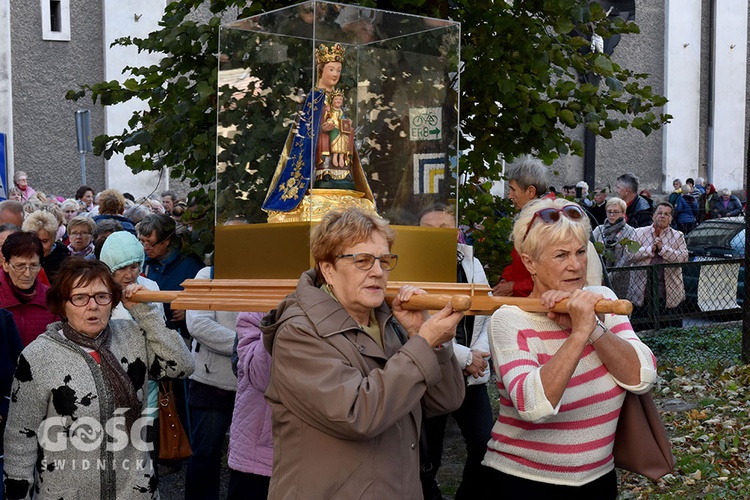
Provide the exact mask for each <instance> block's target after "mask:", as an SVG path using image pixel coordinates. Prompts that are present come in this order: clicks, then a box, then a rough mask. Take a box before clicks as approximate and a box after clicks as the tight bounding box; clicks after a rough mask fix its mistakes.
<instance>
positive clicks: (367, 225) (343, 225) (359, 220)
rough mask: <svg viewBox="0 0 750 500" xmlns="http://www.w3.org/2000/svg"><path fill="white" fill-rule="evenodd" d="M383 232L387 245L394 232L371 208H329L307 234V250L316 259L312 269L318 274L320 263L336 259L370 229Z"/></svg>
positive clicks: (358, 241)
mask: <svg viewBox="0 0 750 500" xmlns="http://www.w3.org/2000/svg"><path fill="white" fill-rule="evenodd" d="M375 232H377V233H380V234H382V235H383V236H384V237H385V239H386V241H387V242H388V249H389V250H390V249H391V247H392V246H393V242H394V241H395V240H396V232H395V231H394V230H393V229H391V226H389V225H388V221H386V220H385V219H381V218H380V216H378V215H377V214H375V213H373V212H367V211H365V210H362V209H360V208H347V209H343V210H332V211H330V212H328V213H327V214H326V215H324V216H323V220H321V221H320V224H318V225H317V226H316V227H315V229H313V232H312V236H311V238H310V251H311V252H312V256H313V260H315V271H317V273H318V277H319V278H320V277H321V273H320V263H321V262H329V263H331V264H333V263H335V262H336V256H337V255H341V252H342V251H343V250H344V248H345V247H347V246H350V245H356V244H357V243H362V242H363V241H367V240H368V239H369V238H370V237H371V236H372V234H373V233H375Z"/></svg>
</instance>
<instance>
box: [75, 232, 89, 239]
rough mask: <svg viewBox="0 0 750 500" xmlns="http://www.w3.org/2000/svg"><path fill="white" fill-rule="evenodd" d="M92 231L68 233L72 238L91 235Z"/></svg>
mask: <svg viewBox="0 0 750 500" xmlns="http://www.w3.org/2000/svg"><path fill="white" fill-rule="evenodd" d="M91 235H92V233H70V236H71V237H72V238H83V237H84V236H91Z"/></svg>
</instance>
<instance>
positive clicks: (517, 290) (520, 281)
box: [500, 248, 534, 297]
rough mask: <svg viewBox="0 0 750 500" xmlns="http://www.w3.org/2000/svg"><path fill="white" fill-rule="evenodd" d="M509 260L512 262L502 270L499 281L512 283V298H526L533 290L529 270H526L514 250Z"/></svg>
mask: <svg viewBox="0 0 750 500" xmlns="http://www.w3.org/2000/svg"><path fill="white" fill-rule="evenodd" d="M510 258H511V259H512V262H511V263H510V264H509V265H508V266H506V267H505V269H503V274H502V275H501V276H500V279H501V280H503V281H512V282H513V296H514V297H528V296H529V294H531V290H532V289H533V288H534V280H532V279H531V274H529V270H528V269H526V266H525V265H524V264H523V261H522V260H521V256H520V255H518V252H516V249H515V248H514V249H513V250H512V251H511V252H510Z"/></svg>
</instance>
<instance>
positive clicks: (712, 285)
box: [683, 217, 745, 311]
mask: <svg viewBox="0 0 750 500" xmlns="http://www.w3.org/2000/svg"><path fill="white" fill-rule="evenodd" d="M685 243H687V248H688V252H689V255H690V257H689V262H691V263H695V264H687V265H685V267H684V268H683V279H684V282H685V295H686V298H685V302H686V305H687V307H688V308H689V309H690V310H697V311H723V310H732V309H736V308H739V307H741V306H742V301H743V296H744V288H745V286H744V285H745V266H744V262H742V263H740V262H726V263H717V264H705V265H702V264H700V263H701V262H706V263H708V262H716V261H724V260H729V259H744V257H745V218H744V217H725V218H722V219H709V220H706V221H703V222H701V223H700V224H698V226H696V228H695V229H693V230H692V231H691V232H690V233H689V234H688V235H687V236H686V237H685Z"/></svg>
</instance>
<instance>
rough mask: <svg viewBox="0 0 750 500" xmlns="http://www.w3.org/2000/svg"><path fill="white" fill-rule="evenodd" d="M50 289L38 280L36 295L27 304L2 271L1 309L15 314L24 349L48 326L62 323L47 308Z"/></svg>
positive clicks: (0, 276) (0, 285)
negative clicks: (15, 292)
mask: <svg viewBox="0 0 750 500" xmlns="http://www.w3.org/2000/svg"><path fill="white" fill-rule="evenodd" d="M47 290H49V287H48V286H47V285H45V284H44V283H42V282H41V281H40V280H39V277H38V276H37V278H36V294H35V295H34V298H33V299H31V301H30V302H27V303H25V304H23V303H21V301H20V300H18V297H16V295H15V294H14V293H13V290H12V289H11V286H10V277H9V276H8V274H7V273H5V272H4V271H0V307H2V308H3V309H7V310H8V311H10V312H12V313H13V320H14V321H15V323H16V326H17V327H18V333H19V334H20V335H21V342H22V343H23V345H24V347H26V346H27V345H29V344H30V343H31V341H32V340H34V339H35V338H37V337H38V336H39V335H40V334H41V333H44V331H45V330H46V329H47V325H49V324H50V323H54V322H55V321H60V318H59V317H58V316H56V315H54V314H52V313H51V312H50V310H49V309H48V308H47Z"/></svg>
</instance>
